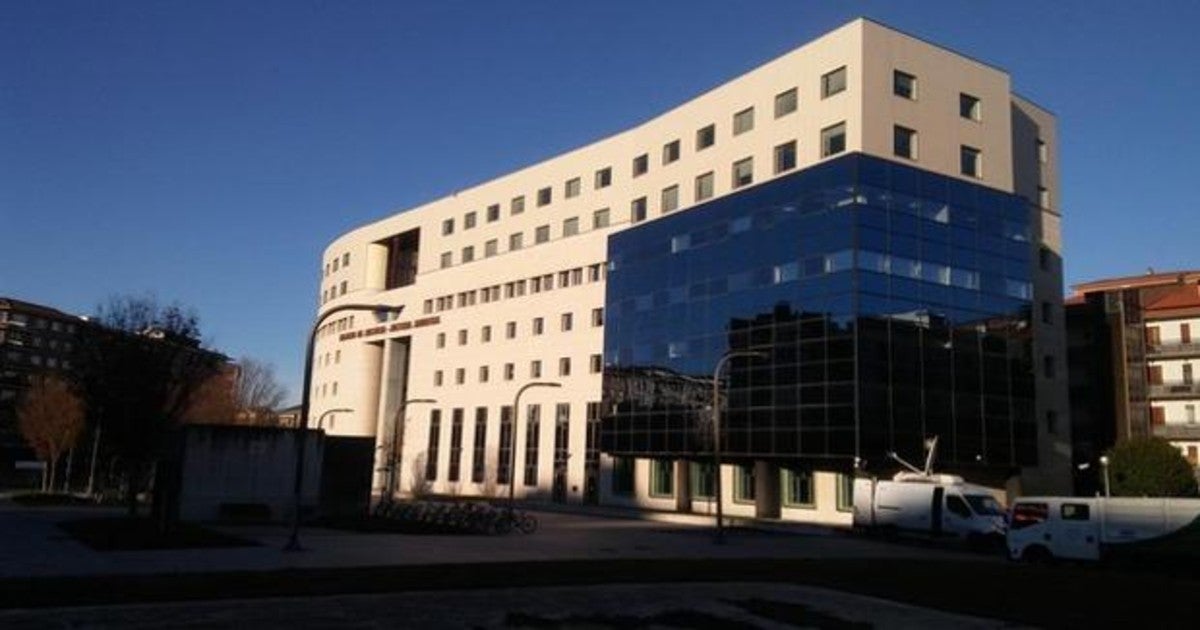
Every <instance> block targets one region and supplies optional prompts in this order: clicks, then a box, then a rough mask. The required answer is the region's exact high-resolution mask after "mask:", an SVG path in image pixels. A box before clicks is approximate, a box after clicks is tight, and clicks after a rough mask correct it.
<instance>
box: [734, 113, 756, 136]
mask: <svg viewBox="0 0 1200 630" xmlns="http://www.w3.org/2000/svg"><path fill="white" fill-rule="evenodd" d="M751 129H754V108H753V107H747V108H746V109H743V110H742V111H740V112H738V113H736V114H734V115H733V135H735V136H736V135H740V134H743V133H746V132H747V131H750V130H751Z"/></svg>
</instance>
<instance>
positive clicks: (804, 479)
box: [781, 468, 817, 508]
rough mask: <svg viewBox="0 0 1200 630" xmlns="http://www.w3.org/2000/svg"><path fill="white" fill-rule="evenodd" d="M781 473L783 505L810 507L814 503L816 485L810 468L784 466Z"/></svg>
mask: <svg viewBox="0 0 1200 630" xmlns="http://www.w3.org/2000/svg"><path fill="white" fill-rule="evenodd" d="M782 475H783V478H782V480H781V483H782V485H783V504H784V505H785V506H787V507H800V508H811V507H814V506H815V505H816V503H817V502H816V487H815V484H814V483H813V473H812V471H811V470H803V469H791V468H784V469H783V470H782Z"/></svg>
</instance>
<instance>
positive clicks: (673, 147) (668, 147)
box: [662, 140, 679, 164]
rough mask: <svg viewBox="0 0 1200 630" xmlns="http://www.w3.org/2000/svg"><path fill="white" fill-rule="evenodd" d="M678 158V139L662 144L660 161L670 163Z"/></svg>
mask: <svg viewBox="0 0 1200 630" xmlns="http://www.w3.org/2000/svg"><path fill="white" fill-rule="evenodd" d="M678 159H679V141H678V140H672V141H671V142H668V143H666V144H664V145H663V151H662V163H663V164H670V163H671V162H674V161H675V160H678Z"/></svg>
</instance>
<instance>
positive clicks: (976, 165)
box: [959, 144, 982, 177]
mask: <svg viewBox="0 0 1200 630" xmlns="http://www.w3.org/2000/svg"><path fill="white" fill-rule="evenodd" d="M981 159H982V157H981V155H980V153H979V149H976V148H974V147H969V146H967V145H965V144H964V145H962V146H961V147H960V148H959V162H960V165H961V166H960V168H961V172H962V174H963V175H966V176H968V177H979V176H980V174H981V172H982V170H981V166H982V165H981V164H980V160H981Z"/></svg>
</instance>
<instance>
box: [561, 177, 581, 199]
mask: <svg viewBox="0 0 1200 630" xmlns="http://www.w3.org/2000/svg"><path fill="white" fill-rule="evenodd" d="M580 188H582V184H581V183H580V179H579V178H578V177H574V178H571V179H568V180H567V184H566V185H565V186H563V196H564V197H566V198H567V199H570V198H572V197H578V196H579V190H580Z"/></svg>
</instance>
